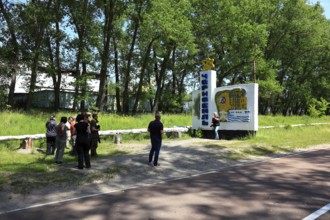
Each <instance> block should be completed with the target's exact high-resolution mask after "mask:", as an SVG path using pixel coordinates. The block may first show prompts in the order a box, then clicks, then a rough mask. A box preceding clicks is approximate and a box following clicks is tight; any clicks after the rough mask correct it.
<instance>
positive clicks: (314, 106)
mask: <svg viewBox="0 0 330 220" xmlns="http://www.w3.org/2000/svg"><path fill="white" fill-rule="evenodd" d="M329 104H330V103H329V102H328V101H327V100H325V99H324V98H321V100H320V101H318V100H316V99H314V98H313V99H312V100H311V101H310V104H309V109H308V112H309V115H310V116H311V117H321V116H324V115H325V113H326V111H327V109H328V107H329Z"/></svg>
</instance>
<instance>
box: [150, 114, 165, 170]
mask: <svg viewBox="0 0 330 220" xmlns="http://www.w3.org/2000/svg"><path fill="white" fill-rule="evenodd" d="M148 131H149V132H150V140H151V150H150V153H149V164H150V165H152V158H153V157H154V155H155V157H154V161H153V165H154V166H159V163H158V156H159V151H160V148H161V146H162V134H163V133H164V127H163V123H162V122H161V121H160V114H158V113H157V114H156V115H155V120H154V121H152V122H150V123H149V126H148Z"/></svg>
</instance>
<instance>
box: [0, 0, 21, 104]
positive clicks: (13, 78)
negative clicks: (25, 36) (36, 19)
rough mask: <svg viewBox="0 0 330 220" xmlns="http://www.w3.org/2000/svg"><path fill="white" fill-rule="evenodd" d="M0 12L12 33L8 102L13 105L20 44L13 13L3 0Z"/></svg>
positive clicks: (0, 1)
mask: <svg viewBox="0 0 330 220" xmlns="http://www.w3.org/2000/svg"><path fill="white" fill-rule="evenodd" d="M0 12H1V13H2V14H3V17H4V18H5V21H6V23H7V25H8V30H9V33H10V43H11V45H12V47H13V52H14V53H13V54H12V56H10V57H9V62H10V65H11V66H12V67H11V68H10V71H11V81H10V86H9V94H8V104H9V105H11V106H12V105H13V104H14V93H15V86H16V77H17V65H18V60H19V46H18V42H17V37H16V32H15V28H14V23H13V22H12V19H11V17H12V16H11V15H10V14H8V12H7V10H6V8H5V7H4V4H3V2H2V0H0Z"/></svg>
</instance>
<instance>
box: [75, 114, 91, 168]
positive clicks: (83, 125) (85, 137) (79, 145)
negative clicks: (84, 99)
mask: <svg viewBox="0 0 330 220" xmlns="http://www.w3.org/2000/svg"><path fill="white" fill-rule="evenodd" d="M76 121H77V123H76V124H75V125H74V128H75V133H76V135H77V137H76V150H77V154H78V169H84V162H85V167H86V168H91V162H90V157H89V149H90V141H89V134H90V126H89V124H88V123H87V122H86V121H85V120H84V116H83V115H82V114H79V115H77V118H76Z"/></svg>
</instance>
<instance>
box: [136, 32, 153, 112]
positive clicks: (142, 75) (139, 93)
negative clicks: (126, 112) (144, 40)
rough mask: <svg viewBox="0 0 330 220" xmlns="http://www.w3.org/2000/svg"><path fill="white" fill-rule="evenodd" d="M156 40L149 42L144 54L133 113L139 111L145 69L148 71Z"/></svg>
mask: <svg viewBox="0 0 330 220" xmlns="http://www.w3.org/2000/svg"><path fill="white" fill-rule="evenodd" d="M155 40H156V38H155V39H152V41H151V42H150V43H149V44H148V47H147V50H146V53H145V55H144V60H143V64H142V69H141V72H140V76H139V79H140V81H139V86H138V90H137V92H136V96H135V103H134V106H133V110H132V113H133V114H136V112H137V108H138V105H139V101H140V98H141V94H142V87H143V81H144V75H145V71H146V68H147V64H148V62H149V56H150V52H151V48H152V44H153V42H154V41H155Z"/></svg>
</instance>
